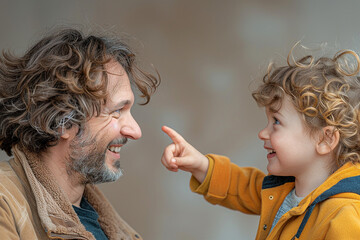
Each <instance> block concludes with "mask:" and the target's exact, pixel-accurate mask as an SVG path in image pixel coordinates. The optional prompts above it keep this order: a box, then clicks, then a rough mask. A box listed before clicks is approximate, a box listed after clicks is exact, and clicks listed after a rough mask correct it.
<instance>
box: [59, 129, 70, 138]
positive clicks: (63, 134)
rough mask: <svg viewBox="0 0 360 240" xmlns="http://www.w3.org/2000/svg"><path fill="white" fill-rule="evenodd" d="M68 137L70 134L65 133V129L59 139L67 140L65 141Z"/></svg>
mask: <svg viewBox="0 0 360 240" xmlns="http://www.w3.org/2000/svg"><path fill="white" fill-rule="evenodd" d="M69 137H70V133H69V131H67V130H66V129H65V130H64V131H63V133H62V134H61V138H62V139H63V140H67V139H69Z"/></svg>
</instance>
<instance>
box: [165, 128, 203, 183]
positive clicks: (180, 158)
mask: <svg viewBox="0 0 360 240" xmlns="http://www.w3.org/2000/svg"><path fill="white" fill-rule="evenodd" d="M161 129H162V130H163V131H164V132H165V133H166V134H167V135H168V136H169V137H170V138H171V140H172V141H173V143H172V144H170V145H169V146H167V147H166V148H165V150H164V153H163V155H162V157H161V162H162V164H163V165H164V166H165V167H166V168H167V169H168V170H170V171H173V172H177V171H178V169H181V170H183V171H186V172H190V173H191V174H192V175H193V176H194V177H195V178H196V179H197V180H198V181H199V182H200V183H202V182H203V181H204V179H205V176H206V173H207V170H208V167H209V160H208V159H207V158H206V157H205V156H204V155H203V154H202V153H200V152H199V151H198V150H197V149H196V148H194V147H193V146H191V145H190V144H189V143H188V142H186V140H185V139H184V138H183V137H182V136H181V135H180V134H178V133H177V132H176V131H175V130H173V129H171V128H169V127H166V126H163V127H162V128H161Z"/></svg>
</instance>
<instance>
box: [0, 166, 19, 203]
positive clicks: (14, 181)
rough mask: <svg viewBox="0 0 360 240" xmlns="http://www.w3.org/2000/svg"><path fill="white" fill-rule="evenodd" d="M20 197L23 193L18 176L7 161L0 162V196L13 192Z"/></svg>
mask: <svg viewBox="0 0 360 240" xmlns="http://www.w3.org/2000/svg"><path fill="white" fill-rule="evenodd" d="M19 191H20V192H21V195H22V194H23V193H24V189H23V184H22V183H21V181H20V179H19V177H18V175H17V174H16V172H15V171H14V170H13V168H12V167H11V165H10V163H9V161H0V194H1V196H4V195H8V194H11V195H13V193H14V192H17V193H18V194H19V193H20V192H19Z"/></svg>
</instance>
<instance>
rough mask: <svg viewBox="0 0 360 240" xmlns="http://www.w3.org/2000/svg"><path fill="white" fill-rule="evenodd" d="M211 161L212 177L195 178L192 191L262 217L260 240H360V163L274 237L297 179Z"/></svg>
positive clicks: (308, 201)
mask: <svg viewBox="0 0 360 240" xmlns="http://www.w3.org/2000/svg"><path fill="white" fill-rule="evenodd" d="M207 157H208V159H209V163H210V166H209V170H208V173H207V176H206V178H205V180H204V182H203V183H202V184H200V183H199V182H198V181H197V180H196V179H195V178H194V177H192V178H191V180H190V188H191V190H192V191H193V192H196V193H199V194H203V195H204V198H205V199H206V200H207V201H208V202H210V203H212V204H219V205H222V206H224V207H227V208H230V209H234V210H239V211H241V212H244V213H248V214H257V215H260V222H259V227H258V231H257V235H256V239H257V240H260V239H261V240H262V239H276V240H277V239H280V240H290V239H309V240H310V239H311V240H316V239H319V240H320V239H328V240H339V239H345V240H352V239H354V240H355V239H356V240H358V239H360V164H358V163H356V164H353V163H347V164H345V165H344V166H342V167H341V168H340V169H338V170H337V171H336V172H335V173H333V174H332V175H331V176H330V177H329V178H328V179H327V180H326V181H325V182H324V183H323V184H322V185H320V186H319V187H318V188H316V189H315V190H314V191H313V192H311V193H310V194H309V195H308V196H306V197H305V198H304V199H303V200H302V201H301V202H300V203H299V206H298V207H295V208H293V209H291V210H290V211H288V212H287V213H285V214H284V215H283V216H282V217H281V218H280V219H279V221H278V223H277V224H276V226H275V227H274V228H273V230H272V231H271V232H270V233H269V231H270V229H271V225H272V222H273V220H274V218H275V215H276V213H277V211H278V209H279V208H280V206H281V204H282V202H283V201H284V199H285V197H286V196H287V195H288V194H289V192H290V191H291V190H292V189H293V188H294V186H295V183H294V181H295V178H294V177H279V176H272V175H269V176H266V175H265V174H264V173H263V172H262V171H260V170H258V169H256V168H242V167H239V166H237V165H235V164H233V163H231V162H230V160H229V159H228V158H227V157H224V156H219V155H214V154H209V155H207Z"/></svg>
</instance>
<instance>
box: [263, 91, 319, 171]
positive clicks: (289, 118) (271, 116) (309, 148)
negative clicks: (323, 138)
mask: <svg viewBox="0 0 360 240" xmlns="http://www.w3.org/2000/svg"><path fill="white" fill-rule="evenodd" d="M266 116H267V119H268V124H267V126H266V127H265V128H264V129H263V130H261V131H260V132H259V138H260V139H261V140H263V141H264V148H265V149H267V150H268V154H267V159H268V165H267V170H268V172H269V174H271V175H278V176H294V177H299V176H300V175H303V174H306V173H310V171H313V170H312V169H311V167H312V166H314V165H313V163H314V162H313V161H315V160H316V158H317V152H316V148H315V147H316V140H315V138H314V137H312V136H310V133H309V130H308V129H307V127H306V126H305V123H304V120H303V118H302V117H301V114H300V113H299V112H297V111H296V109H295V107H294V105H293V104H292V103H291V102H290V99H289V98H288V97H285V98H284V100H283V101H282V106H281V108H280V110H279V111H278V112H276V113H273V112H271V111H269V107H266Z"/></svg>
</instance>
